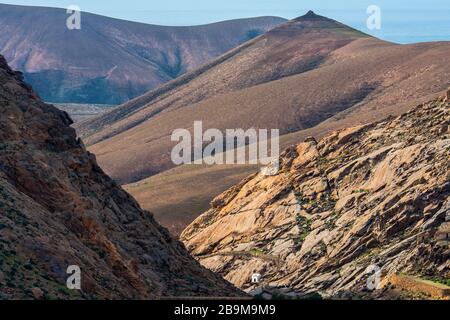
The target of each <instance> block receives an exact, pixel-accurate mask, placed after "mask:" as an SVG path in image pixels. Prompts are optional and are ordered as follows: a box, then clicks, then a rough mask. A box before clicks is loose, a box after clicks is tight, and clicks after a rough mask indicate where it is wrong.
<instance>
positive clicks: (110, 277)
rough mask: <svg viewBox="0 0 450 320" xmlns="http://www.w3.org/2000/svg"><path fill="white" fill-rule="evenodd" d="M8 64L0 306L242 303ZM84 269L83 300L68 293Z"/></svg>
mask: <svg viewBox="0 0 450 320" xmlns="http://www.w3.org/2000/svg"><path fill="white" fill-rule="evenodd" d="M70 124H71V120H70V118H69V117H68V116H67V114H66V113H64V112H62V111H59V110H57V109H56V108H54V107H53V106H50V105H47V104H44V103H43V102H42V101H40V99H39V98H38V97H37V96H36V94H35V93H34V92H33V91H32V90H31V88H30V87H29V86H27V85H26V84H24V83H23V81H22V76H21V74H20V73H17V72H13V71H12V70H11V69H10V68H9V67H8V66H7V65H6V62H5V60H4V59H3V57H1V56H0V300H1V299H22V298H24V299H27V298H38V299H41V298H48V299H52V298H65V299H67V298H77V299H85V298H94V299H103V298H107V299H119V298H135V299H149V298H150V299H151V298H159V297H161V296H179V295H183V296H186V295H187V296H192V295H235V294H239V291H237V290H236V289H235V288H234V287H233V286H231V285H230V284H229V283H227V282H225V281H223V280H222V279H220V278H219V277H217V276H215V275H214V274H213V273H212V272H210V271H207V270H206V269H204V268H202V267H201V266H200V265H199V264H198V262H196V261H195V260H194V259H192V258H191V257H190V256H189V254H188V253H187V251H186V250H185V249H184V247H183V246H182V245H181V244H180V243H179V242H178V241H175V240H173V239H172V238H171V237H170V236H169V234H168V233H167V231H166V230H165V229H163V228H161V227H160V226H159V225H158V224H157V223H156V222H155V221H154V219H153V218H152V216H151V214H149V213H148V212H145V211H143V210H141V209H140V207H139V206H138V204H137V203H136V202H135V200H134V199H133V198H131V197H130V196H129V195H128V194H127V193H126V192H124V191H123V190H122V189H121V188H120V187H119V186H117V185H116V184H115V183H114V182H113V180H111V179H110V178H109V177H108V176H106V175H105V174H104V173H103V171H102V170H101V169H100V168H99V166H98V165H97V163H96V161H95V158H94V156H93V155H91V154H89V153H88V152H86V150H85V148H84V146H83V143H82V142H81V141H80V140H77V139H76V135H75V131H74V130H73V129H72V128H70V126H69V125H70ZM71 265H77V266H79V267H80V269H81V289H82V290H81V291H78V290H69V289H68V288H67V287H66V280H67V278H68V276H69V275H68V274H67V268H68V267H69V266H71Z"/></svg>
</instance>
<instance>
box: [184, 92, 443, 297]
mask: <svg viewBox="0 0 450 320" xmlns="http://www.w3.org/2000/svg"><path fill="white" fill-rule="evenodd" d="M449 94H450V91H449V93H448V94H447V96H446V97H440V98H438V99H436V100H433V101H430V102H428V103H425V104H422V105H419V106H418V107H416V108H414V109H413V110H411V111H410V112H408V113H406V114H403V115H402V116H400V117H397V118H394V117H391V118H389V119H388V120H385V121H382V122H376V123H372V124H369V125H361V126H357V127H352V128H348V129H345V130H341V131H337V132H333V133H331V134H329V135H328V136H326V137H324V138H323V139H322V140H320V141H319V142H316V141H315V139H313V138H309V139H306V140H305V142H304V143H301V144H299V145H297V146H295V147H291V148H289V149H288V150H286V151H285V152H284V154H283V155H282V156H281V163H282V167H281V170H280V172H279V173H278V174H277V175H275V176H271V177H266V176H262V175H261V174H255V175H253V176H250V177H249V178H247V179H246V180H244V181H243V182H241V183H240V184H238V185H236V186H235V187H233V188H232V189H230V190H228V191H227V192H225V193H224V194H222V195H220V196H219V197H218V198H216V199H215V200H214V201H213V203H212V206H213V207H212V208H211V209H210V210H209V211H207V212H206V213H204V214H203V215H202V216H200V217H199V218H198V219H197V220H196V221H194V222H193V223H192V224H191V225H190V226H189V227H188V228H187V229H186V230H185V231H184V233H183V234H182V236H181V239H182V241H184V243H185V244H186V246H187V247H188V249H189V250H190V251H191V252H192V253H193V254H194V255H195V256H196V257H197V258H198V259H199V261H200V262H201V263H202V264H203V265H204V266H206V267H208V268H210V269H211V270H214V271H215V272H219V273H220V274H222V275H223V276H224V277H225V278H226V279H228V280H229V281H231V282H232V283H234V284H235V285H237V286H238V287H240V288H243V289H246V290H251V289H253V288H255V286H254V285H253V284H251V283H250V279H251V275H252V273H254V272H258V273H261V274H262V275H263V282H262V284H260V285H267V286H272V287H278V288H284V289H283V290H284V292H285V293H290V294H305V293H311V292H316V291H319V292H320V293H321V294H323V295H326V296H340V295H343V294H344V293H346V292H348V291H350V292H362V291H364V289H365V287H366V279H367V274H366V272H365V270H366V268H367V267H368V266H369V265H371V264H376V265H378V266H379V267H380V268H382V274H383V277H387V276H389V275H391V274H397V273H406V274H410V275H416V276H433V277H436V278H447V279H448V277H449V276H450V265H449V261H450V260H449V258H450V249H449V232H450V222H449V219H450V165H449V163H450V162H449V150H450V129H449V123H450V99H449V98H450V97H449Z"/></svg>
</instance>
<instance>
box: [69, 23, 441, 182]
mask: <svg viewBox="0 0 450 320" xmlns="http://www.w3.org/2000/svg"><path fill="white" fill-rule="evenodd" d="M449 50H450V44H449V43H429V44H418V45H405V46H401V45H395V44H390V43H386V42H383V41H381V40H378V39H374V38H370V37H367V36H365V35H363V34H361V33H358V32H357V31H355V30H353V29H351V28H348V27H346V26H344V25H342V24H339V23H338V22H335V21H333V20H329V19H327V18H323V17H320V16H316V15H314V14H308V15H306V16H304V17H301V18H298V19H296V20H293V21H291V22H288V23H287V24H285V25H282V26H280V27H277V28H275V29H273V30H272V31H270V32H268V33H266V34H265V35H263V36H261V37H259V38H257V39H255V40H253V41H250V42H248V43H246V44H244V45H243V46H241V47H240V48H238V49H235V50H234V51H232V52H229V53H228V54H226V55H225V56H223V57H222V58H219V59H218V60H216V61H215V62H212V63H211V64H210V65H208V66H204V67H203V68H200V69H197V70H196V71H195V72H192V73H190V74H187V75H185V76H183V77H180V78H178V79H177V80H175V81H173V82H171V83H169V84H167V85H165V86H163V87H161V88H159V89H158V90H156V91H153V92H150V93H148V94H146V95H144V96H142V97H140V98H138V99H136V100H134V101H132V102H130V103H128V104H126V105H123V106H121V107H118V108H117V109H115V110H113V111H112V112H109V113H106V114H104V115H101V116H100V117H98V118H94V119H92V120H88V121H87V122H84V123H81V124H79V125H77V126H76V127H77V131H78V133H79V134H80V135H81V136H82V137H83V138H84V139H86V141H87V143H88V144H90V145H91V146H90V150H92V151H93V152H94V153H95V154H96V155H97V157H98V159H99V162H100V164H101V166H102V167H103V168H104V169H105V170H106V172H107V173H109V174H111V175H112V177H113V178H115V179H118V180H119V181H120V182H122V183H129V182H135V181H138V180H140V179H142V178H145V177H148V176H150V175H153V174H155V173H158V172H161V171H164V170H167V169H169V168H171V167H172V166H173V164H172V162H171V161H170V150H171V149H172V147H173V146H174V143H172V142H171V141H170V135H171V133H172V132H173V130H174V129H177V128H187V129H192V126H193V122H194V120H203V125H204V127H205V128H218V129H222V130H223V129H225V128H244V129H247V128H250V127H255V128H258V127H259V128H279V129H280V130H281V133H282V134H286V133H290V132H295V131H298V130H303V129H307V128H310V127H313V126H315V125H317V124H319V123H321V122H322V121H324V120H326V119H328V118H330V117H332V116H333V115H336V114H338V113H340V112H343V111H344V110H347V109H351V108H358V109H359V110H362V112H361V115H362V119H361V121H364V120H365V119H364V115H365V114H367V113H372V114H373V115H374V118H375V119H377V117H378V119H380V117H383V116H385V115H387V114H389V113H390V112H394V113H395V112H398V110H396V109H397V106H400V105H401V106H403V105H405V103H415V102H416V100H417V99H419V98H420V97H422V96H424V95H428V94H433V93H434V94H436V93H439V92H441V91H442V90H445V89H446V85H448V79H450V64H449V63H448V62H449V58H448V52H449ZM276 79H278V80H276ZM435 81H436V82H435ZM435 83H439V85H436V84H435ZM387 108H389V109H387ZM92 144H93V145H92ZM156 154H158V156H155V155H156Z"/></svg>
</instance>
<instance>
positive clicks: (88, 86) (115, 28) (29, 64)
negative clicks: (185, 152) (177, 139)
mask: <svg viewBox="0 0 450 320" xmlns="http://www.w3.org/2000/svg"><path fill="white" fill-rule="evenodd" d="M68 18H69V14H67V12H66V10H65V9H56V8H45V7H30V6H13V5H6V4H0V30H2V32H1V34H0V54H2V55H4V56H5V57H6V60H7V61H8V62H9V64H10V65H11V66H12V68H13V69H16V70H19V71H22V72H23V73H24V76H25V80H26V81H27V82H28V83H30V84H31V85H32V86H33V88H34V89H35V90H36V91H37V92H39V95H40V96H41V98H42V99H43V100H45V101H51V102H54V103H60V102H62V103H69V102H71V103H88V104H119V103H123V102H125V101H128V100H129V99H131V98H134V97H137V96H139V95H141V94H143V93H145V92H146V91H148V90H151V89H154V88H156V87H158V86H159V85H161V84H163V83H165V82H167V81H170V80H172V79H174V78H176V77H178V76H180V75H182V74H183V73H185V72H186V71H189V70H192V69H194V68H196V67H198V66H200V65H202V64H204V63H206V62H207V61H209V60H211V59H212V58H215V57H217V56H219V55H221V54H222V53H224V52H226V51H228V50H230V49H232V48H234V47H236V46H237V45H239V44H241V43H243V42H245V41H247V40H249V39H251V38H254V37H256V36H257V35H259V34H261V33H264V32H265V31H267V30H269V29H271V28H272V27H274V26H276V25H278V24H280V23H282V22H284V21H285V19H282V18H277V17H260V18H255V19H242V20H233V21H224V22H219V23H214V24H210V25H203V26H193V27H166V26H157V25H149V24H144V23H137V22H131V21H125V20H118V19H113V18H108V17H104V16H99V15H95V14H90V13H85V12H82V13H81V23H80V27H81V29H80V30H69V29H68V28H67V27H66V20H67V19H68Z"/></svg>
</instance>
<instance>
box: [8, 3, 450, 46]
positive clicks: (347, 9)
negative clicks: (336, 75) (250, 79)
mask: <svg viewBox="0 0 450 320" xmlns="http://www.w3.org/2000/svg"><path fill="white" fill-rule="evenodd" d="M0 2H1V3H8V4H17V5H33V6H48V7H59V8H67V7H68V6H69V5H78V6H79V7H80V8H81V10H82V11H87V12H92V13H97V14H101V15H106V16H109V17H114V18H120V19H125V20H131V21H138V22H144V23H151V24H160V25H177V26H179V25H198V24H205V23H211V22H217V21H222V20H228V19H236V18H246V17H256V16H279V17H284V18H288V19H291V18H295V17H298V16H301V15H303V14H305V13H306V12H307V11H308V10H314V11H315V12H316V13H317V14H321V15H324V16H327V17H329V18H333V19H336V20H338V21H341V22H343V23H345V24H347V25H350V26H352V27H354V28H357V29H359V30H361V31H363V32H366V33H369V34H372V35H374V36H377V37H379V38H382V39H385V40H389V41H393V42H398V43H413V42H424V41H450V1H449V0H427V1H424V0H345V1H336V0H314V1H302V0H226V1H217V0H165V1H161V0H158V1H155V0H127V1H118V0H95V1H93V0H71V1H56V0H10V1H8V0H4V1H3V0H0ZM370 5H376V6H378V7H379V8H380V10H381V11H380V13H381V29H379V30H369V29H368V27H367V19H368V17H369V14H367V8H368V7H369V6H370Z"/></svg>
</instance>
